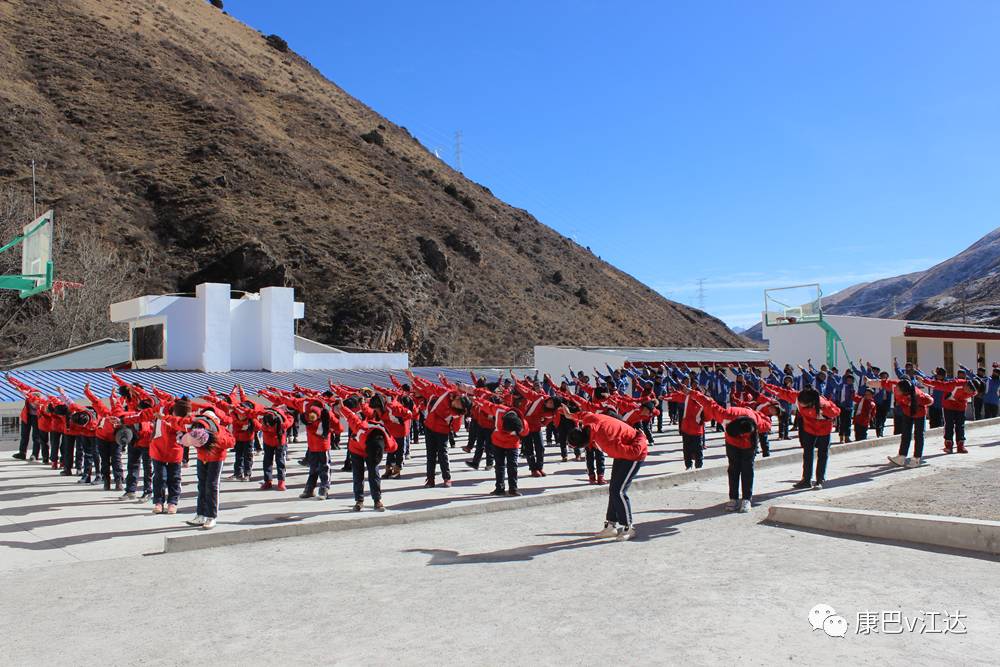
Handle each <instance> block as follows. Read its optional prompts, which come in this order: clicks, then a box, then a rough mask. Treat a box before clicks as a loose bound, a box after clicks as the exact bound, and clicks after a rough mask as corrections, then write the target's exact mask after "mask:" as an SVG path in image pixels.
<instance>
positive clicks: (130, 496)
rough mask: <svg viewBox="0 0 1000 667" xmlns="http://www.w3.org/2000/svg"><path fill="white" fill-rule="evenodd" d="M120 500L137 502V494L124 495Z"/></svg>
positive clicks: (128, 493)
mask: <svg viewBox="0 0 1000 667" xmlns="http://www.w3.org/2000/svg"><path fill="white" fill-rule="evenodd" d="M118 500H135V494H134V493H131V492H126V493H123V494H122V495H121V496H120V497H119V498H118Z"/></svg>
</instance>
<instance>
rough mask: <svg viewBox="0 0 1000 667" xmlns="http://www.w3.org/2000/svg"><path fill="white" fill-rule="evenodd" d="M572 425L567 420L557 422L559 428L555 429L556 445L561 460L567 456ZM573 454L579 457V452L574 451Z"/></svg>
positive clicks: (577, 450)
mask: <svg viewBox="0 0 1000 667" xmlns="http://www.w3.org/2000/svg"><path fill="white" fill-rule="evenodd" d="M572 426H573V423H572V422H571V421H570V420H568V419H563V420H561V421H560V422H559V426H558V427H557V428H556V444H558V445H559V453H560V454H561V455H562V457H563V458H566V457H567V455H568V454H569V447H568V445H569V441H568V438H569V431H570V429H571V428H572ZM574 454H576V455H577V456H579V454H580V450H579V449H575V450H574Z"/></svg>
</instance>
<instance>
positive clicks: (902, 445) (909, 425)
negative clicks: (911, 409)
mask: <svg viewBox="0 0 1000 667" xmlns="http://www.w3.org/2000/svg"><path fill="white" fill-rule="evenodd" d="M925 423H926V419H925V418H924V417H907V416H905V415H900V417H899V430H900V437H899V455H900V456H906V455H908V454H909V453H910V439H911V438H912V439H913V455H914V456H915V457H917V458H918V459H919V458H920V457H921V456H923V455H924V425H925Z"/></svg>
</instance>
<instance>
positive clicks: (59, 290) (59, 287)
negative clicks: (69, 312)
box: [50, 280, 83, 310]
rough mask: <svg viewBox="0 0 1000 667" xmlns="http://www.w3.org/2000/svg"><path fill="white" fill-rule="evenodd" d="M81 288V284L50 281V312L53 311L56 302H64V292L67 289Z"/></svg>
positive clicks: (66, 281) (69, 281) (68, 281)
mask: <svg viewBox="0 0 1000 667" xmlns="http://www.w3.org/2000/svg"><path fill="white" fill-rule="evenodd" d="M81 287H83V283H75V282H73V281H71V280H53V281H52V290H51V291H52V306H51V308H50V310H55V308H56V301H65V300H66V290H68V289H80V288H81Z"/></svg>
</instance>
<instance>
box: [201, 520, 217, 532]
mask: <svg viewBox="0 0 1000 667" xmlns="http://www.w3.org/2000/svg"><path fill="white" fill-rule="evenodd" d="M213 528H215V519H214V518H212V517H209V518H207V519H205V523H203V524H201V529H202V530H212V529H213Z"/></svg>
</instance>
